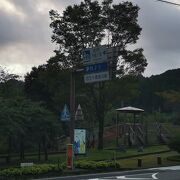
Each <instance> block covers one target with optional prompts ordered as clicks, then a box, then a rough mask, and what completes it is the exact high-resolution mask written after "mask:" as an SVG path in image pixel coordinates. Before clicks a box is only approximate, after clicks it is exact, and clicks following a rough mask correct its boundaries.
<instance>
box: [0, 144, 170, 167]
mask: <svg viewBox="0 0 180 180" xmlns="http://www.w3.org/2000/svg"><path fill="white" fill-rule="evenodd" d="M166 150H168V147H167V146H165V145H161V146H150V147H147V148H144V151H143V152H138V151H137V148H131V149H128V150H127V151H126V152H116V151H114V150H100V151H99V150H97V149H89V150H88V151H87V154H86V155H78V156H76V157H75V161H76V160H95V161H98V160H112V159H114V157H116V158H123V157H127V156H132V155H143V154H146V153H154V152H159V151H166ZM41 159H42V160H41V161H38V157H37V156H35V155H34V156H25V160H24V162H34V163H58V162H59V163H63V162H66V154H51V155H49V158H48V161H44V156H43V155H41ZM2 162H4V159H1V167H10V166H19V165H20V161H19V157H14V158H12V160H11V163H10V164H6V163H2Z"/></svg>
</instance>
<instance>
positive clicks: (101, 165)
mask: <svg viewBox="0 0 180 180" xmlns="http://www.w3.org/2000/svg"><path fill="white" fill-rule="evenodd" d="M75 167H76V168H82V169H108V168H120V164H119V163H118V162H114V161H98V162H96V161H78V162H75Z"/></svg>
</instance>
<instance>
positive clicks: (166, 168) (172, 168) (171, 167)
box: [149, 166, 180, 171]
mask: <svg viewBox="0 0 180 180" xmlns="http://www.w3.org/2000/svg"><path fill="white" fill-rule="evenodd" d="M149 170H174V171H176V170H180V166H170V167H159V168H151V169H149Z"/></svg>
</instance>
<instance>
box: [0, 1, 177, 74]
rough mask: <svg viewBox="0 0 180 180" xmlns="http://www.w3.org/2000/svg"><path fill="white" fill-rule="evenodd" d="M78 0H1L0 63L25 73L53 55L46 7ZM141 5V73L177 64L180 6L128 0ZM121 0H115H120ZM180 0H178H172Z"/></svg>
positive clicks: (173, 67)
mask: <svg viewBox="0 0 180 180" xmlns="http://www.w3.org/2000/svg"><path fill="white" fill-rule="evenodd" d="M80 1H81V0H0V66H3V67H6V69H7V70H8V71H9V72H10V73H14V74H18V75H21V76H23V75H25V74H26V73H27V72H30V71H31V68H32V67H33V66H38V65H40V64H44V63H46V61H47V60H48V59H49V58H50V57H51V56H53V55H54V53H53V50H54V49H55V48H56V46H55V44H53V43H52V42H51V35H52V29H50V27H49V24H50V19H49V10H51V9H55V10H58V12H59V13H62V12H63V10H64V9H65V7H66V6H68V5H73V4H78V3H79V2H80ZM129 1H131V2H133V3H134V4H137V5H138V6H139V7H140V11H139V17H138V23H139V24H140V26H141V27H142V32H141V36H140V38H139V40H138V42H137V45H136V48H138V47H142V48H143V49H144V55H145V57H146V58H147V61H148V66H147V68H146V70H145V72H144V76H151V75H156V74H160V73H163V72H164V71H166V70H168V69H176V68H180V7H178V6H174V5H170V4H166V3H162V2H158V1H156V0H129ZM119 2H120V0H114V3H119ZM171 2H174V3H180V0H171Z"/></svg>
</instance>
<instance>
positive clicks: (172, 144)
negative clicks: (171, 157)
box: [168, 134, 180, 153]
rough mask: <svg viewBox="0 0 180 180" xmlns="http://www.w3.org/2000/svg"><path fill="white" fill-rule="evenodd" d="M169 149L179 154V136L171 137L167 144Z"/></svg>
mask: <svg viewBox="0 0 180 180" xmlns="http://www.w3.org/2000/svg"><path fill="white" fill-rule="evenodd" d="M168 146H169V148H170V149H172V150H175V151H177V152H178V153H180V134H177V135H175V136H174V137H172V138H171V139H170V141H169V143H168Z"/></svg>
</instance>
